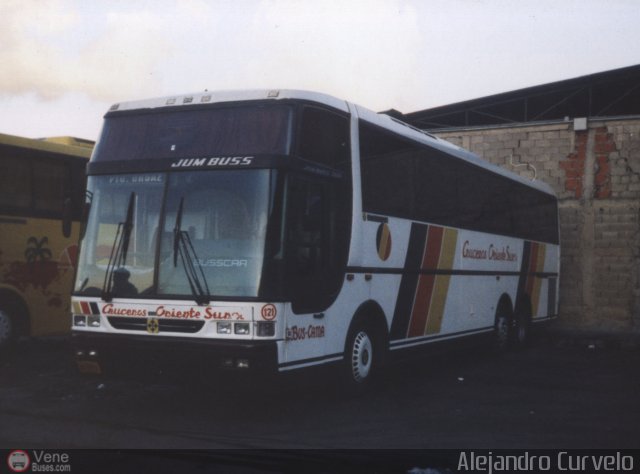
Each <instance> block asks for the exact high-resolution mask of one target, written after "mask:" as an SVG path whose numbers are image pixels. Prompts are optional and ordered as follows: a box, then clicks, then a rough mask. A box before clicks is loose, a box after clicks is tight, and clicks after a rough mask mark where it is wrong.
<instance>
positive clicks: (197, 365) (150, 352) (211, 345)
mask: <svg viewBox="0 0 640 474" xmlns="http://www.w3.org/2000/svg"><path fill="white" fill-rule="evenodd" d="M72 345H73V349H74V354H75V360H76V363H77V366H78V370H79V371H80V372H81V373H87V374H103V373H117V372H133V373H138V374H144V373H158V372H173V371H175V372H176V373H185V372H187V371H189V372H190V371H195V372H198V373H200V374H203V375H206V374H211V373H214V372H215V371H216V370H219V369H221V370H224V369H237V370H239V371H250V372H264V373H273V372H276V370H277V346H276V341H240V340H229V341H222V340H219V339H204V338H202V339H200V338H181V337H171V336H153V337H145V336H137V335H126V336H124V335H122V334H102V333H90V332H84V331H83V332H80V331H75V332H73V333H72Z"/></svg>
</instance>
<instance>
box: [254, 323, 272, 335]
mask: <svg viewBox="0 0 640 474" xmlns="http://www.w3.org/2000/svg"><path fill="white" fill-rule="evenodd" d="M275 334H276V325H275V323H274V322H273V321H258V336H260V337H270V336H274V335H275Z"/></svg>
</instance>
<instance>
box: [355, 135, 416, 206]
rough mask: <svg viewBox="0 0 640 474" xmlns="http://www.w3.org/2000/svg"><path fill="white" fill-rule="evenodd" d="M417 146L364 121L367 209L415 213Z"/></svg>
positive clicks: (362, 163)
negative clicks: (414, 177)
mask: <svg viewBox="0 0 640 474" xmlns="http://www.w3.org/2000/svg"><path fill="white" fill-rule="evenodd" d="M414 162H415V147H414V146H412V144H411V143H410V142H408V141H405V140H404V139H400V138H398V137H396V136H395V135H391V134H389V133H384V132H382V131H381V130H380V129H378V128H375V127H371V126H368V125H365V124H362V123H361V126H360V172H361V175H362V205H363V209H364V210H365V211H367V212H374V213H380V214H387V215H391V216H398V217H407V218H411V217H412V216H413V202H414V186H413V185H414V180H413V176H414V174H415V168H414Z"/></svg>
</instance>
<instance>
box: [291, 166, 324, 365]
mask: <svg viewBox="0 0 640 474" xmlns="http://www.w3.org/2000/svg"><path fill="white" fill-rule="evenodd" d="M331 188H332V186H331V183H330V182H326V181H324V180H318V179H312V178H305V177H302V176H300V177H299V176H290V177H289V192H288V209H287V226H286V254H287V256H286V260H287V271H286V273H287V278H286V281H287V292H288V294H289V295H290V300H291V308H292V314H290V315H288V317H287V328H286V339H287V361H288V362H292V361H295V360H302V359H309V358H313V357H319V356H322V355H323V354H324V351H325V332H326V328H325V325H326V323H327V321H326V318H325V314H324V311H325V310H326V309H327V307H328V306H329V305H330V303H331V300H332V295H331V292H332V288H331V280H333V279H334V278H332V275H331V272H332V268H331V267H332V265H331V241H332V234H333V233H335V222H332V220H334V218H333V217H332V213H331V212H330V208H331V205H330V204H331Z"/></svg>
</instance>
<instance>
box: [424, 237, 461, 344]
mask: <svg viewBox="0 0 640 474" xmlns="http://www.w3.org/2000/svg"><path fill="white" fill-rule="evenodd" d="M457 242H458V231H457V230H456V229H445V230H444V237H443V239H442V249H441V251H440V259H439V261H438V270H451V269H453V260H454V258H455V254H456V244H457ZM450 282H451V275H438V276H437V277H436V282H435V288H434V290H433V297H432V298H431V306H430V308H429V318H428V319H427V327H426V330H425V334H437V333H439V332H440V330H441V328H442V318H443V317H444V308H445V303H446V301H447V295H448V294H449V283H450Z"/></svg>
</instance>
